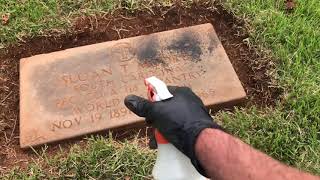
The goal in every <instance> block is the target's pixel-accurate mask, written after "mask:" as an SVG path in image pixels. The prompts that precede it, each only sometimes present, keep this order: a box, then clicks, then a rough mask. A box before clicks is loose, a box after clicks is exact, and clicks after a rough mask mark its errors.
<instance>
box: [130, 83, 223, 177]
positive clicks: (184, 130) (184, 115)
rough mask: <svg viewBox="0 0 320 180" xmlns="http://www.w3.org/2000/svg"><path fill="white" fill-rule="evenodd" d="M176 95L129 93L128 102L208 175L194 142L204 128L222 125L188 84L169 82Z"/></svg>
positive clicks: (197, 167) (171, 90) (133, 109)
mask: <svg viewBox="0 0 320 180" xmlns="http://www.w3.org/2000/svg"><path fill="white" fill-rule="evenodd" d="M168 89H169V91H170V92H171V93H172V95H173V98H170V99H168V100H164V101H159V102H150V101H149V100H146V99H144V98H141V97H138V96H135V95H129V96H127V97H126V98H125V100H124V103H125V105H126V106H127V107H128V108H129V109H130V110H131V111H132V112H134V113H135V114H137V115H138V116H140V117H145V118H146V121H147V123H150V124H152V126H153V127H154V128H157V129H158V130H159V131H160V132H161V134H162V135H163V136H164V137H165V138H166V139H167V140H168V141H169V142H170V143H172V144H173V145H174V146H175V147H176V148H177V149H179V150H180V151H181V152H182V153H184V154H185V155H186V156H188V157H189V158H190V160H191V162H192V164H193V165H194V166H195V168H196V169H197V170H198V171H199V172H200V173H201V174H202V175H205V176H206V174H205V172H204V170H203V168H202V167H201V165H200V163H199V162H198V160H197V157H196V155H195V142H196V139H197V137H198V135H199V134H200V132H201V131H202V130H203V129H205V128H216V129H221V128H220V126H219V125H218V124H216V123H215V122H213V119H212V117H211V116H210V115H209V113H208V111H207V109H206V108H205V106H204V104H203V102H202V101H201V99H200V98H199V97H198V96H197V95H195V94H194V93H193V92H192V90H191V89H190V88H188V87H175V86H169V87H168Z"/></svg>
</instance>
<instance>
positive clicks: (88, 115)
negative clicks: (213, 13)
mask: <svg viewBox="0 0 320 180" xmlns="http://www.w3.org/2000/svg"><path fill="white" fill-rule="evenodd" d="M150 76H156V77H158V78H160V79H161V80H163V81H164V82H165V83H166V84H168V85H179V86H189V87H191V88H192V89H193V90H194V91H195V92H196V94H198V95H199V96H200V97H201V98H202V100H203V101H204V103H205V105H207V106H211V107H216V108H217V107H221V106H232V105H235V104H237V103H239V102H241V101H243V100H244V99H245V97H246V94H245V91H244V89H243V87H242V85H241V83H240V81H239V79H238V77H237V75H236V73H235V71H234V69H233V67H232V65H231V63H230V61H229V59H228V57H227V55H226V53H225V51H224V48H223V46H222V44H221V42H220V41H219V39H218V37H217V35H216V33H215V31H214V29H213V27H212V25H211V24H203V25H197V26H192V27H187V28H181V29H176V30H171V31H165V32H160V33H155V34H151V35H145V36H138V37H132V38H127V39H122V40H118V41H110V42H105V43H99V44H93V45H88V46H83V47H77V48H72V49H67V50H63V51H59V52H53V53H49V54H41V55H36V56H33V57H29V58H24V59H21V61H20V145H21V147H23V148H25V147H29V146H35V145H40V144H43V143H48V142H53V141H57V140H62V139H66V138H72V137H75V136H79V135H84V134H87V133H91V132H96V131H101V130H105V129H110V128H115V127H120V126H125V125H129V124H133V123H137V122H141V121H143V118H140V117H137V116H136V115H134V114H133V113H131V112H130V111H129V110H128V109H127V108H126V107H125V106H124V104H123V99H124V98H125V96H126V95H128V94H136V95H140V96H144V97H146V88H145V86H144V84H143V80H144V78H146V77H150Z"/></svg>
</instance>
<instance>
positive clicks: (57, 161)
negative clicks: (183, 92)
mask: <svg viewBox="0 0 320 180" xmlns="http://www.w3.org/2000/svg"><path fill="white" fill-rule="evenodd" d="M141 142H142V139H138V138H137V137H136V138H135V139H133V140H131V141H124V142H119V141H115V140H114V139H112V136H111V135H110V137H109V138H105V137H102V136H96V137H91V138H89V139H88V140H87V144H86V145H85V147H82V146H80V145H74V146H73V148H71V150H70V152H68V153H66V152H63V151H62V150H61V151H62V152H61V153H59V155H57V156H55V157H50V158H48V157H47V156H46V153H45V150H44V149H43V150H42V151H41V152H40V151H39V152H36V153H37V154H39V158H38V160H37V161H35V162H34V163H32V164H31V165H29V166H28V169H27V170H25V171H21V170H20V169H18V168H17V169H14V170H12V171H11V172H10V173H9V174H7V175H6V176H4V177H3V178H5V179H55V178H58V179H64V178H71V179H130V180H133V179H151V170H152V167H153V165H154V160H155V151H151V150H149V148H148V147H144V145H141V144H142V143H141Z"/></svg>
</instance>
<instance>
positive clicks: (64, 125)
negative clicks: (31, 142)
mask: <svg viewBox="0 0 320 180" xmlns="http://www.w3.org/2000/svg"><path fill="white" fill-rule="evenodd" d="M80 121H81V116H79V117H78V118H77V117H74V118H73V120H70V119H67V120H59V121H58V122H57V121H56V122H53V123H52V127H51V131H56V130H57V129H68V128H71V127H72V126H73V125H78V126H79V125H80Z"/></svg>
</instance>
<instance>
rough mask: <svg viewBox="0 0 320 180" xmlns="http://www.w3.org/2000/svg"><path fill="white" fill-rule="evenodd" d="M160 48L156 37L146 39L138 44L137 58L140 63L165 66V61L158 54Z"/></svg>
mask: <svg viewBox="0 0 320 180" xmlns="http://www.w3.org/2000/svg"><path fill="white" fill-rule="evenodd" d="M160 48H161V47H160V46H159V43H158V40H157V38H156V37H152V36H151V37H150V36H149V37H148V38H147V39H146V40H143V41H142V42H141V43H139V45H138V47H137V57H138V60H139V61H140V62H141V63H148V64H152V65H158V64H165V61H164V60H163V59H162V58H161V55H160V54H159V52H160V51H159V50H160Z"/></svg>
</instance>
